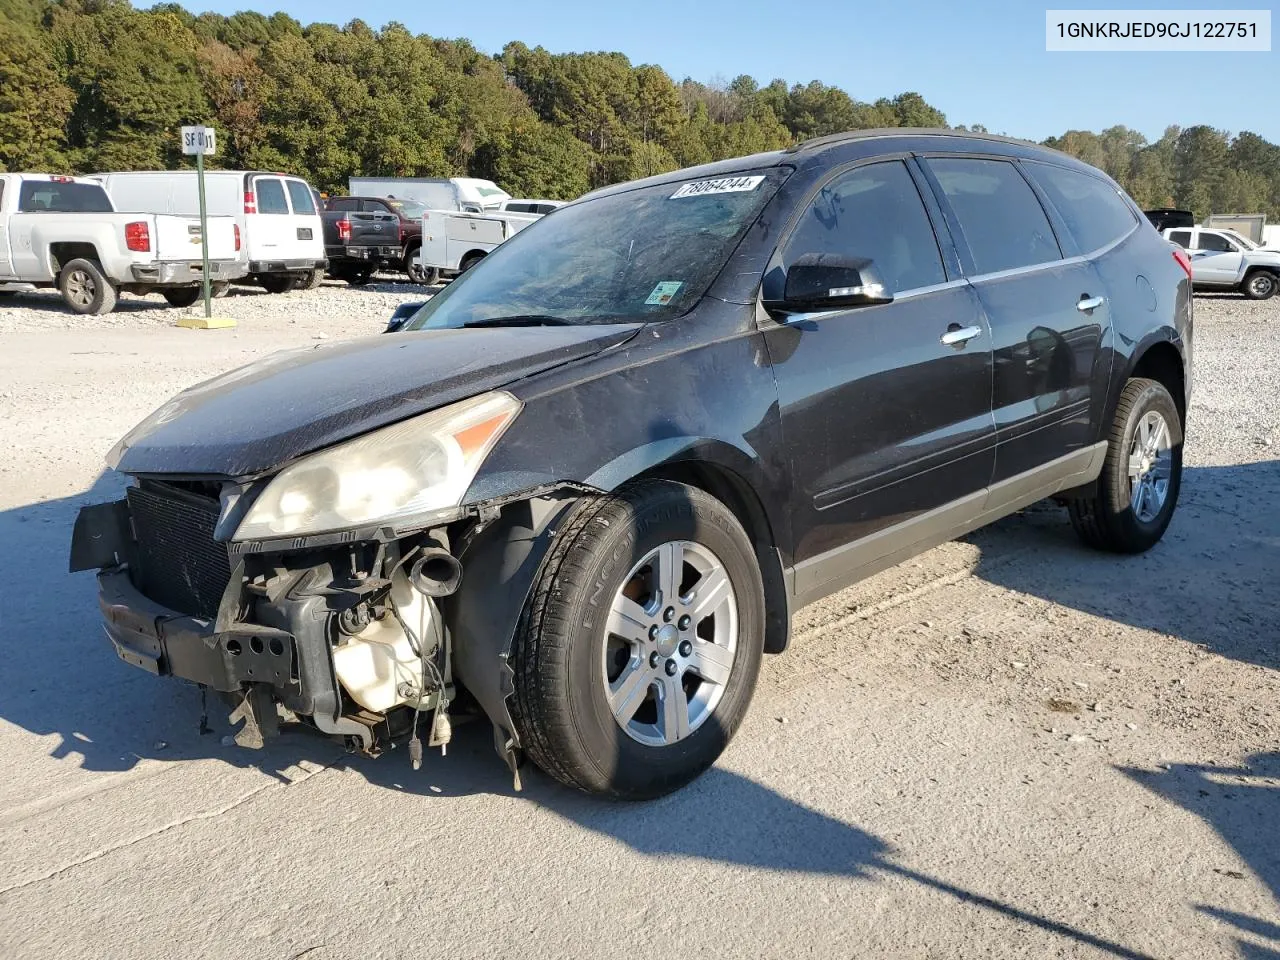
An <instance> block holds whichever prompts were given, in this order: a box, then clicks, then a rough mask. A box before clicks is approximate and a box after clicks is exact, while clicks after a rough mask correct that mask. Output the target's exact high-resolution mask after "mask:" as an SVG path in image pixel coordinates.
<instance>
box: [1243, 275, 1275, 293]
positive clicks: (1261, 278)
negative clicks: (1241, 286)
mask: <svg viewBox="0 0 1280 960" xmlns="http://www.w3.org/2000/svg"><path fill="white" fill-rule="evenodd" d="M1273 282H1274V281H1273V280H1272V279H1271V278H1270V277H1268V276H1267V275H1266V274H1259V275H1258V276H1256V277H1254V278H1253V282H1252V283H1250V284H1249V287H1250V289H1251V290H1252V291H1253V292H1254V293H1255V294H1257V295H1258V296H1260V297H1261V296H1263V295H1264V294H1266V293H1268V292H1269V291H1270V290H1271V284H1272V283H1273Z"/></svg>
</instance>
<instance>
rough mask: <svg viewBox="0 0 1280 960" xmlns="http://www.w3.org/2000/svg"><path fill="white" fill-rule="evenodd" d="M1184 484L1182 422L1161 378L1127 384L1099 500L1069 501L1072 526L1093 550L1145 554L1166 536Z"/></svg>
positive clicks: (1113, 429)
mask: <svg viewBox="0 0 1280 960" xmlns="http://www.w3.org/2000/svg"><path fill="white" fill-rule="evenodd" d="M1181 485H1182V418H1181V417H1180V416H1179V415H1178V407H1177V405H1176V404H1175V403H1174V402H1173V397H1171V396H1170V395H1169V391H1168V390H1166V389H1165V388H1164V385H1163V384H1160V383H1157V382H1156V381H1155V380H1145V379H1141V378H1135V379H1133V380H1130V381H1129V382H1128V383H1127V384H1125V387H1124V390H1123V391H1121V393H1120V402H1119V403H1118V404H1117V405H1116V415H1115V420H1114V422H1113V423H1112V426H1111V434H1110V436H1109V437H1108V439H1107V457H1106V461H1105V462H1104V463H1103V465H1102V474H1101V476H1099V477H1098V491H1097V494H1096V496H1094V497H1090V498H1081V499H1077V500H1071V501H1069V502H1068V505H1067V506H1068V510H1069V512H1070V514H1071V524H1072V526H1073V527H1075V530H1076V533H1077V534H1079V536H1080V539H1081V540H1083V541H1084V542H1085V543H1087V544H1088V545H1089V546H1091V547H1096V548H1098V549H1100V550H1110V551H1112V552H1113V553H1142V552H1143V551H1144V550H1149V549H1151V548H1152V547H1153V546H1155V545H1156V543H1157V542H1159V540H1160V538H1161V537H1162V536H1164V532H1165V530H1166V529H1167V528H1168V526H1169V521H1170V520H1171V519H1173V510H1174V507H1175V506H1177V503H1178V490H1179V489H1180V488H1181Z"/></svg>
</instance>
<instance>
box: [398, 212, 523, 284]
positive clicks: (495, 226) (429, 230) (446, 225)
mask: <svg viewBox="0 0 1280 960" xmlns="http://www.w3.org/2000/svg"><path fill="white" fill-rule="evenodd" d="M543 216H545V214H542V213H506V212H489V213H455V212H453V211H451V210H428V211H427V212H426V213H424V214H423V215H422V246H421V247H420V248H419V250H418V262H419V263H420V264H421V265H422V269H423V272H424V274H426V275H430V273H431V272H432V271H438V272H439V273H443V274H459V273H466V272H467V271H468V270H470V269H471V268H472V267H474V266H475V265H476V264H477V263H479V262H480V261H481V260H483V259H484V258H485V256H486V255H487V254H488V253H489V251H490V250H492V249H493V248H494V247H496V246H497V245H498V244H500V243H502V242H503V241H504V240H509V239H511V238H512V237H514V236H515V235H516V234H517V233H519V232H520V231H521V230H523V229H524V228H525V227H527V226H528V225H529V224H531V223H533V222H534V221H536V220H539V219H541V218H542V217H543Z"/></svg>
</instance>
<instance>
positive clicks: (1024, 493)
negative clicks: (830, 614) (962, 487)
mask: <svg viewBox="0 0 1280 960" xmlns="http://www.w3.org/2000/svg"><path fill="white" fill-rule="evenodd" d="M1106 456H1107V444H1106V442H1105V441H1103V442H1100V443H1095V444H1094V445H1093V446H1090V447H1083V448H1081V449H1079V450H1075V451H1073V452H1071V453H1068V454H1067V455H1065V456H1062V457H1058V458H1057V459H1056V460H1051V461H1049V462H1048V463H1046V464H1042V465H1041V466H1039V467H1036V468H1035V469H1033V470H1028V471H1027V472H1025V473H1020V474H1018V475H1017V476H1015V477H1010V478H1009V479H1007V480H1002V481H1000V482H999V483H995V484H992V485H991V486H989V487H986V488H984V489H982V490H977V491H974V492H973V493H970V494H967V495H965V496H963V497H961V498H959V499H958V500H953V501H952V502H951V503H947V504H944V505H943V506H941V507H937V508H935V509H933V510H930V511H928V512H927V513H922V514H920V515H919V516H916V517H912V518H911V519H910V520H906V521H903V522H902V523H899V524H895V525H894V526H892V527H886V528H885V529H883V530H877V531H876V532H875V533H873V534H871V535H870V536H867V537H863V538H862V539H860V540H855V541H853V542H852V543H847V544H844V545H842V546H839V547H836V548H835V549H833V550H828V551H827V552H826V553H823V554H819V555H818V556H816V557H811V558H810V559H808V560H805V561H803V562H801V563H798V564H796V566H795V568H794V569H793V570H792V571H791V582H792V584H793V590H794V592H795V603H794V604H793V607H792V609H793V611H794V610H797V609H799V608H800V607H803V606H805V605H806V604H810V603H813V602H815V601H817V600H821V599H822V598H823V597H825V596H829V595H830V594H833V593H835V592H836V591H838V590H843V589H844V588H845V587H847V586H850V585H851V584H854V583H857V582H858V581H859V580H863V579H865V578H867V577H869V576H871V575H873V574H876V573H879V572H880V571H881V570H887V569H888V568H889V567H892V566H894V565H895V564H898V563H901V562H902V561H903V560H906V559H908V558H910V557H913V556H915V555H916V554H919V553H923V552H924V551H925V550H928V549H930V548H931V547H935V546H937V545H938V544H940V543H946V542H947V541H948V540H954V539H955V538H956V537H960V536H963V535H964V534H966V533H969V532H971V531H973V530H976V529H978V528H979V527H982V526H985V525H986V524H988V523H991V522H992V521H995V520H998V519H1000V518H1001V517H1004V516H1008V515H1009V514H1011V513H1013V512H1015V511H1017V510H1021V509H1022V508H1023V507H1025V506H1028V505H1029V504H1032V503H1035V502H1036V501H1037V500H1043V499H1044V498H1045V497H1049V496H1052V495H1053V494H1055V493H1059V492H1061V491H1063V490H1069V489H1071V488H1072V487H1078V486H1081V485H1083V484H1086V483H1090V482H1092V481H1093V480H1096V479H1097V478H1098V475H1099V474H1101V473H1102V464H1103V462H1104V461H1105V460H1106Z"/></svg>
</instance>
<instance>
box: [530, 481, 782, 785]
mask: <svg viewBox="0 0 1280 960" xmlns="http://www.w3.org/2000/svg"><path fill="white" fill-rule="evenodd" d="M763 647H764V589H763V586H762V584H761V579H760V571H759V568H758V567H757V565H756V560H755V553H754V551H753V549H752V546H751V542H750V540H749V539H748V538H747V535H746V533H745V532H744V531H743V529H742V527H741V526H740V525H739V523H738V521H737V519H736V518H735V517H734V516H733V514H732V513H730V512H729V510H728V509H727V508H725V506H724V505H723V504H721V503H720V502H719V501H717V500H715V499H714V498H712V497H710V496H709V495H707V494H705V493H703V492H702V491H701V490H697V489H695V488H692V487H687V486H684V485H681V484H676V483H668V482H666V481H648V482H645V483H640V484H636V485H634V486H632V487H629V488H625V489H624V490H622V491H621V492H619V493H618V494H616V495H611V496H608V497H604V498H601V499H599V500H593V501H590V502H587V503H584V504H583V505H581V506H580V507H579V508H578V512H577V513H576V514H575V516H574V518H573V519H572V520H571V521H570V522H569V523H568V524H567V526H566V528H565V529H564V530H563V531H562V532H561V534H560V535H559V538H558V539H557V541H556V543H555V545H554V546H553V547H552V551H551V554H550V556H549V557H548V559H547V562H546V563H545V565H544V568H543V570H542V572H541V573H540V575H539V580H538V582H537V583H535V584H534V588H533V591H532V592H531V594H530V599H529V603H528V606H527V607H526V610H525V613H524V615H523V617H522V618H521V622H520V626H519V629H518V630H517V636H516V641H515V645H514V648H513V651H512V661H511V662H512V666H513V667H514V669H515V674H516V675H515V696H514V697H513V698H512V710H511V715H512V719H513V720H514V722H515V726H516V732H517V733H518V734H519V737H520V743H521V745H522V747H523V748H524V749H525V750H526V751H527V752H528V754H529V756H530V758H532V759H533V761H534V762H535V763H536V764H537V765H538V766H539V767H541V768H542V769H543V770H545V771H546V772H547V773H549V774H550V775H551V776H553V777H555V778H556V779H558V780H560V781H562V782H564V783H566V784H568V785H570V786H573V787H577V788H578V789H580V790H584V791H587V792H590V793H598V794H603V795H606V796H611V797H616V798H623V799H644V798H648V797H656V796H661V795H662V794H665V793H669V792H670V791H672V790H675V789H678V788H679V787H681V786H683V785H684V784H686V783H688V782H689V781H690V780H692V779H693V778H694V777H696V776H697V775H698V774H700V773H702V772H703V771H704V770H706V769H707V768H708V767H709V766H711V764H713V763H714V762H715V760H716V758H717V757H718V756H719V755H720V753H721V751H723V750H724V748H725V746H726V745H727V744H728V742H729V739H730V738H731V737H732V736H733V734H734V731H736V730H737V728H738V725H739V723H741V721H742V718H743V716H744V715H745V714H746V711H747V707H748V705H749V704H750V702H751V695H752V692H753V690H754V688H755V683H756V676H757V674H758V673H759V669H760V657H761V653H762V650H763Z"/></svg>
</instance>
